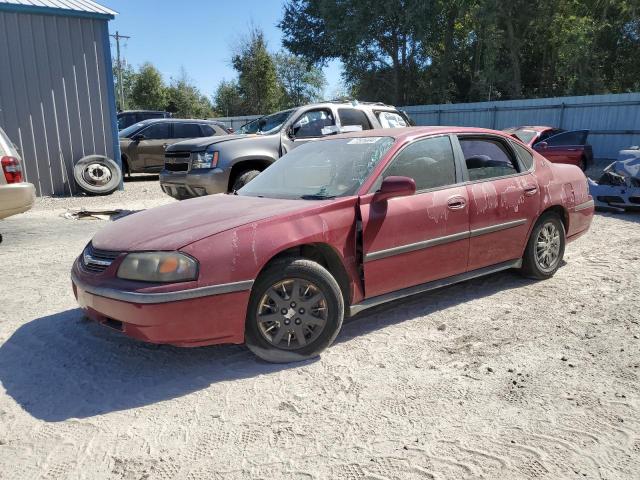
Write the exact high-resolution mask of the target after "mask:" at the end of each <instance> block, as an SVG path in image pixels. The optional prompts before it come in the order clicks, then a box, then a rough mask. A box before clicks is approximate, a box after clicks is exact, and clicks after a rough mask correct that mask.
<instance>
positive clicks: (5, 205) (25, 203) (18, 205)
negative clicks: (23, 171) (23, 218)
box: [0, 182, 36, 218]
mask: <svg viewBox="0 0 640 480" xmlns="http://www.w3.org/2000/svg"><path fill="white" fill-rule="evenodd" d="M35 198H36V189H35V187H34V186H33V184H31V183H26V182H22V183H10V184H8V185H0V218H7V217H10V216H11V215H17V214H18V213H22V212H26V211H27V210H29V209H30V208H31V207H32V206H33V202H35Z"/></svg>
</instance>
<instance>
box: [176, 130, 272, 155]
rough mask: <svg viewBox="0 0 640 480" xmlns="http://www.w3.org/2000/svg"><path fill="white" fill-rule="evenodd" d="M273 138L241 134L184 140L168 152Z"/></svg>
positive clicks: (193, 150)
mask: <svg viewBox="0 0 640 480" xmlns="http://www.w3.org/2000/svg"><path fill="white" fill-rule="evenodd" d="M270 137H272V135H253V134H240V135H218V136H215V137H203V138H194V139H192V140H184V141H182V142H178V143H174V144H173V145H171V146H169V147H167V152H179V151H182V152H184V151H189V152H198V151H202V150H205V149H206V148H207V147H208V146H209V145H213V144H216V145H217V144H219V143H225V142H237V141H241V142H256V141H260V140H265V139H267V138H270Z"/></svg>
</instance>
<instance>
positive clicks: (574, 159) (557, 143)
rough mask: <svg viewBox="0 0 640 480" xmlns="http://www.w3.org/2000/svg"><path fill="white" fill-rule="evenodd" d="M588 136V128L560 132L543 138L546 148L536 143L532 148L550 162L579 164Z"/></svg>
mask: <svg viewBox="0 0 640 480" xmlns="http://www.w3.org/2000/svg"><path fill="white" fill-rule="evenodd" d="M588 136H589V130H572V131H570V132H562V133H558V134H557V135H552V136H550V137H549V138H547V139H545V140H544V141H545V142H546V144H547V147H546V148H541V147H539V146H538V145H536V146H535V147H534V148H535V150H536V151H537V152H539V153H540V154H541V155H542V156H543V157H545V158H546V159H547V160H549V161H550V162H554V163H570V164H573V165H579V164H580V161H581V159H582V152H583V151H584V146H585V145H586V143H587V137H588Z"/></svg>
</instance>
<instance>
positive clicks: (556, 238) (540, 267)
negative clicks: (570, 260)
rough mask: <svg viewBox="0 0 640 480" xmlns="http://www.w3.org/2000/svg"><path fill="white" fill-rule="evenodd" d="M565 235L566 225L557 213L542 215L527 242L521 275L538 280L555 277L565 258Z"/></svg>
mask: <svg viewBox="0 0 640 480" xmlns="http://www.w3.org/2000/svg"><path fill="white" fill-rule="evenodd" d="M565 235H566V233H565V230H564V224H563V223H562V220H561V219H560V217H559V216H558V215H557V214H556V213H553V212H548V213H545V214H544V215H542V216H541V217H540V218H539V219H538V221H537V222H536V224H535V226H534V227H533V230H532V231H531V236H530V237H529V241H528V242H527V248H526V249H525V252H524V256H523V257H522V268H521V269H520V271H521V273H522V274H523V275H524V276H525V277H529V278H534V279H537V280H544V279H547V278H551V277H553V275H554V274H555V273H556V272H557V271H558V268H560V263H561V262H562V257H563V256H564V247H565V243H566V238H565Z"/></svg>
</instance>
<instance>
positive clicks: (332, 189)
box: [237, 137, 394, 200]
mask: <svg viewBox="0 0 640 480" xmlns="http://www.w3.org/2000/svg"><path fill="white" fill-rule="evenodd" d="M393 143H394V139H393V138H392V137H352V138H335V139H331V140H321V141H317V142H309V143H306V144H304V145H301V146H300V147H298V148H296V149H295V150H292V151H291V152H289V153H287V154H286V155H284V156H283V157H282V158H281V159H280V160H278V161H277V162H275V163H273V164H272V165H271V166H270V167H269V168H267V169H266V170H265V171H264V172H262V173H261V174H260V175H258V176H257V177H256V178H255V179H253V180H252V181H251V182H250V183H248V184H247V185H245V186H244V187H243V188H242V189H240V190H239V191H238V192H237V193H238V195H247V196H252V197H268V198H302V199H305V200H325V199H329V198H335V197H346V196H349V195H354V194H355V193H356V192H357V191H358V189H359V188H360V186H361V185H362V183H363V182H364V181H365V180H366V179H367V177H368V176H369V174H370V173H371V171H372V170H373V168H374V167H375V166H376V165H377V164H378V162H379V161H380V159H381V158H382V157H383V156H384V155H385V154H386V153H387V152H388V151H389V149H390V148H391V146H392V145H393Z"/></svg>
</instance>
